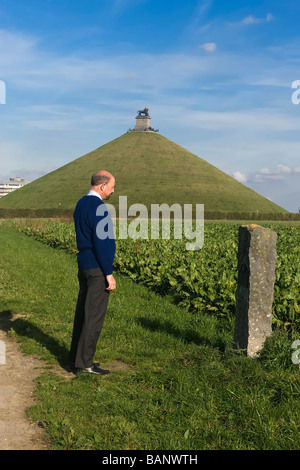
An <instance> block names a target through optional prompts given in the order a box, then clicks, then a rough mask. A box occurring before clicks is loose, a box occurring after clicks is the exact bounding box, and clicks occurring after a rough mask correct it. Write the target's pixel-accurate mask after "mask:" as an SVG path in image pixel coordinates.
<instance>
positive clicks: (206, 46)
mask: <svg viewBox="0 0 300 470" xmlns="http://www.w3.org/2000/svg"><path fill="white" fill-rule="evenodd" d="M200 47H202V49H204V50H205V51H206V52H215V50H216V49H217V45H216V43H214V42H207V43H205V44H202V46H200Z"/></svg>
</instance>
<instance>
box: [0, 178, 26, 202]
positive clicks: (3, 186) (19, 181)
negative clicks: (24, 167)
mask: <svg viewBox="0 0 300 470" xmlns="http://www.w3.org/2000/svg"><path fill="white" fill-rule="evenodd" d="M25 184H26V181H25V179H24V178H19V177H17V178H9V181H5V182H3V183H0V198H1V197H3V196H6V195H7V194H9V193H12V192H13V191H15V190H16V189H19V188H21V187H22V186H24V185H25Z"/></svg>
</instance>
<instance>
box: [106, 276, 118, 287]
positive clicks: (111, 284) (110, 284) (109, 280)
mask: <svg viewBox="0 0 300 470" xmlns="http://www.w3.org/2000/svg"><path fill="white" fill-rule="evenodd" d="M106 281H107V287H106V290H114V289H115V288H116V281H115V278H114V276H113V275H112V274H109V275H108V276H106Z"/></svg>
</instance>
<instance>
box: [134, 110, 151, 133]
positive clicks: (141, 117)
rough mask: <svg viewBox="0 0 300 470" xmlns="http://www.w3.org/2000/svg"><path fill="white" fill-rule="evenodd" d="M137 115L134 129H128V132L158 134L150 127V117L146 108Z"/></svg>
mask: <svg viewBox="0 0 300 470" xmlns="http://www.w3.org/2000/svg"><path fill="white" fill-rule="evenodd" d="M137 113H138V115H137V116H136V118H135V120H136V124H135V128H134V129H129V131H128V132H158V130H155V129H153V128H152V127H151V117H150V115H149V110H148V108H144V109H143V110H140V111H138V112H137Z"/></svg>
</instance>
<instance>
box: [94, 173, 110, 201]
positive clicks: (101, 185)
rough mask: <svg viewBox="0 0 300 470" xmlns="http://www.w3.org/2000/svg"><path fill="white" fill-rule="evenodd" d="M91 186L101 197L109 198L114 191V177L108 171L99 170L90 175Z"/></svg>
mask: <svg viewBox="0 0 300 470" xmlns="http://www.w3.org/2000/svg"><path fill="white" fill-rule="evenodd" d="M91 186H92V187H91V189H92V190H93V191H96V192H97V193H98V194H99V195H100V196H101V197H102V199H104V200H105V199H109V197H110V196H111V194H113V193H114V188H115V178H114V177H113V175H112V174H111V173H109V172H108V171H105V170H101V171H98V172H97V173H94V174H93V175H92V177H91Z"/></svg>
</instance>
